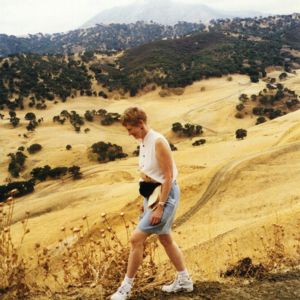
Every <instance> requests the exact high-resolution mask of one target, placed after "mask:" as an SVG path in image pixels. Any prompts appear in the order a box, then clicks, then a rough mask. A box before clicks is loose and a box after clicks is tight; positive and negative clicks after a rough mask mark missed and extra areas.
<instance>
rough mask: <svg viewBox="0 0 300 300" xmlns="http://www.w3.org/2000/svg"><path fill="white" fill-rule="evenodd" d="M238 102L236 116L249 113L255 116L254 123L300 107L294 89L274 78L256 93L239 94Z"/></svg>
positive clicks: (240, 116)
mask: <svg viewBox="0 0 300 300" xmlns="http://www.w3.org/2000/svg"><path fill="white" fill-rule="evenodd" d="M239 101H240V103H239V104H238V105H236V110H237V111H238V113H237V114H236V117H237V118H243V116H244V114H248V113H251V114H253V115H255V116H257V120H256V125H258V124H261V123H264V122H266V121H267V118H268V119H270V120H272V119H275V118H278V117H280V116H283V115H285V114H287V113H289V112H291V111H295V110H297V109H299V108H300V101H299V100H298V95H297V94H296V92H295V91H292V90H290V89H288V88H286V87H284V86H283V85H282V84H281V83H276V80H275V79H274V78H272V79H270V80H269V82H268V83H267V84H266V88H265V89H263V90H262V91H260V92H259V93H258V95H255V94H253V95H251V96H250V97H248V95H246V94H241V95H240V97H239Z"/></svg>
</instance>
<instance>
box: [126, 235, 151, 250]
mask: <svg viewBox="0 0 300 300" xmlns="http://www.w3.org/2000/svg"><path fill="white" fill-rule="evenodd" d="M146 238H147V236H146V235H144V234H141V233H140V232H134V233H133V234H132V235H131V237H130V244H131V247H132V248H136V247H143V245H144V242H145V240H146Z"/></svg>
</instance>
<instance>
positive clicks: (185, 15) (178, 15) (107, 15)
mask: <svg viewBox="0 0 300 300" xmlns="http://www.w3.org/2000/svg"><path fill="white" fill-rule="evenodd" d="M255 15H259V13H258V12H225V11H219V10H216V9H213V8H211V7H209V6H207V5H203V4H195V3H193V4H192V3H181V2H178V1H173V0H163V1H162V0H137V1H135V2H134V3H132V4H129V5H127V6H122V7H115V8H112V9H107V10H104V11H102V12H100V13H99V14H97V15H96V16H95V17H93V18H92V19H90V20H89V21H88V22H86V23H85V24H84V25H83V26H82V27H92V26H95V25H96V24H111V23H125V24H128V23H135V22H137V21H145V22H150V21H154V22H156V23H159V24H165V25H174V24H176V23H178V22H179V21H187V22H194V23H195V22H196V23H199V22H203V23H207V22H209V21H210V20H211V19H218V18H232V17H251V16H255Z"/></svg>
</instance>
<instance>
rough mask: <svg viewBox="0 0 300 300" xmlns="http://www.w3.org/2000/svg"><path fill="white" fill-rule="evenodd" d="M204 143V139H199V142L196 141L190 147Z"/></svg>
mask: <svg viewBox="0 0 300 300" xmlns="http://www.w3.org/2000/svg"><path fill="white" fill-rule="evenodd" d="M205 143H206V139H200V140H196V141H195V142H194V143H193V144H192V145H193V146H200V145H203V144H205Z"/></svg>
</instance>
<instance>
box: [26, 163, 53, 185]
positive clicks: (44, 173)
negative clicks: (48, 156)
mask: <svg viewBox="0 0 300 300" xmlns="http://www.w3.org/2000/svg"><path fill="white" fill-rule="evenodd" d="M50 170H51V167H50V166H48V165H46V166H44V167H38V168H34V169H32V171H31V172H30V174H31V176H32V178H33V179H34V180H39V181H45V180H46V179H47V177H48V174H49V171H50Z"/></svg>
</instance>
